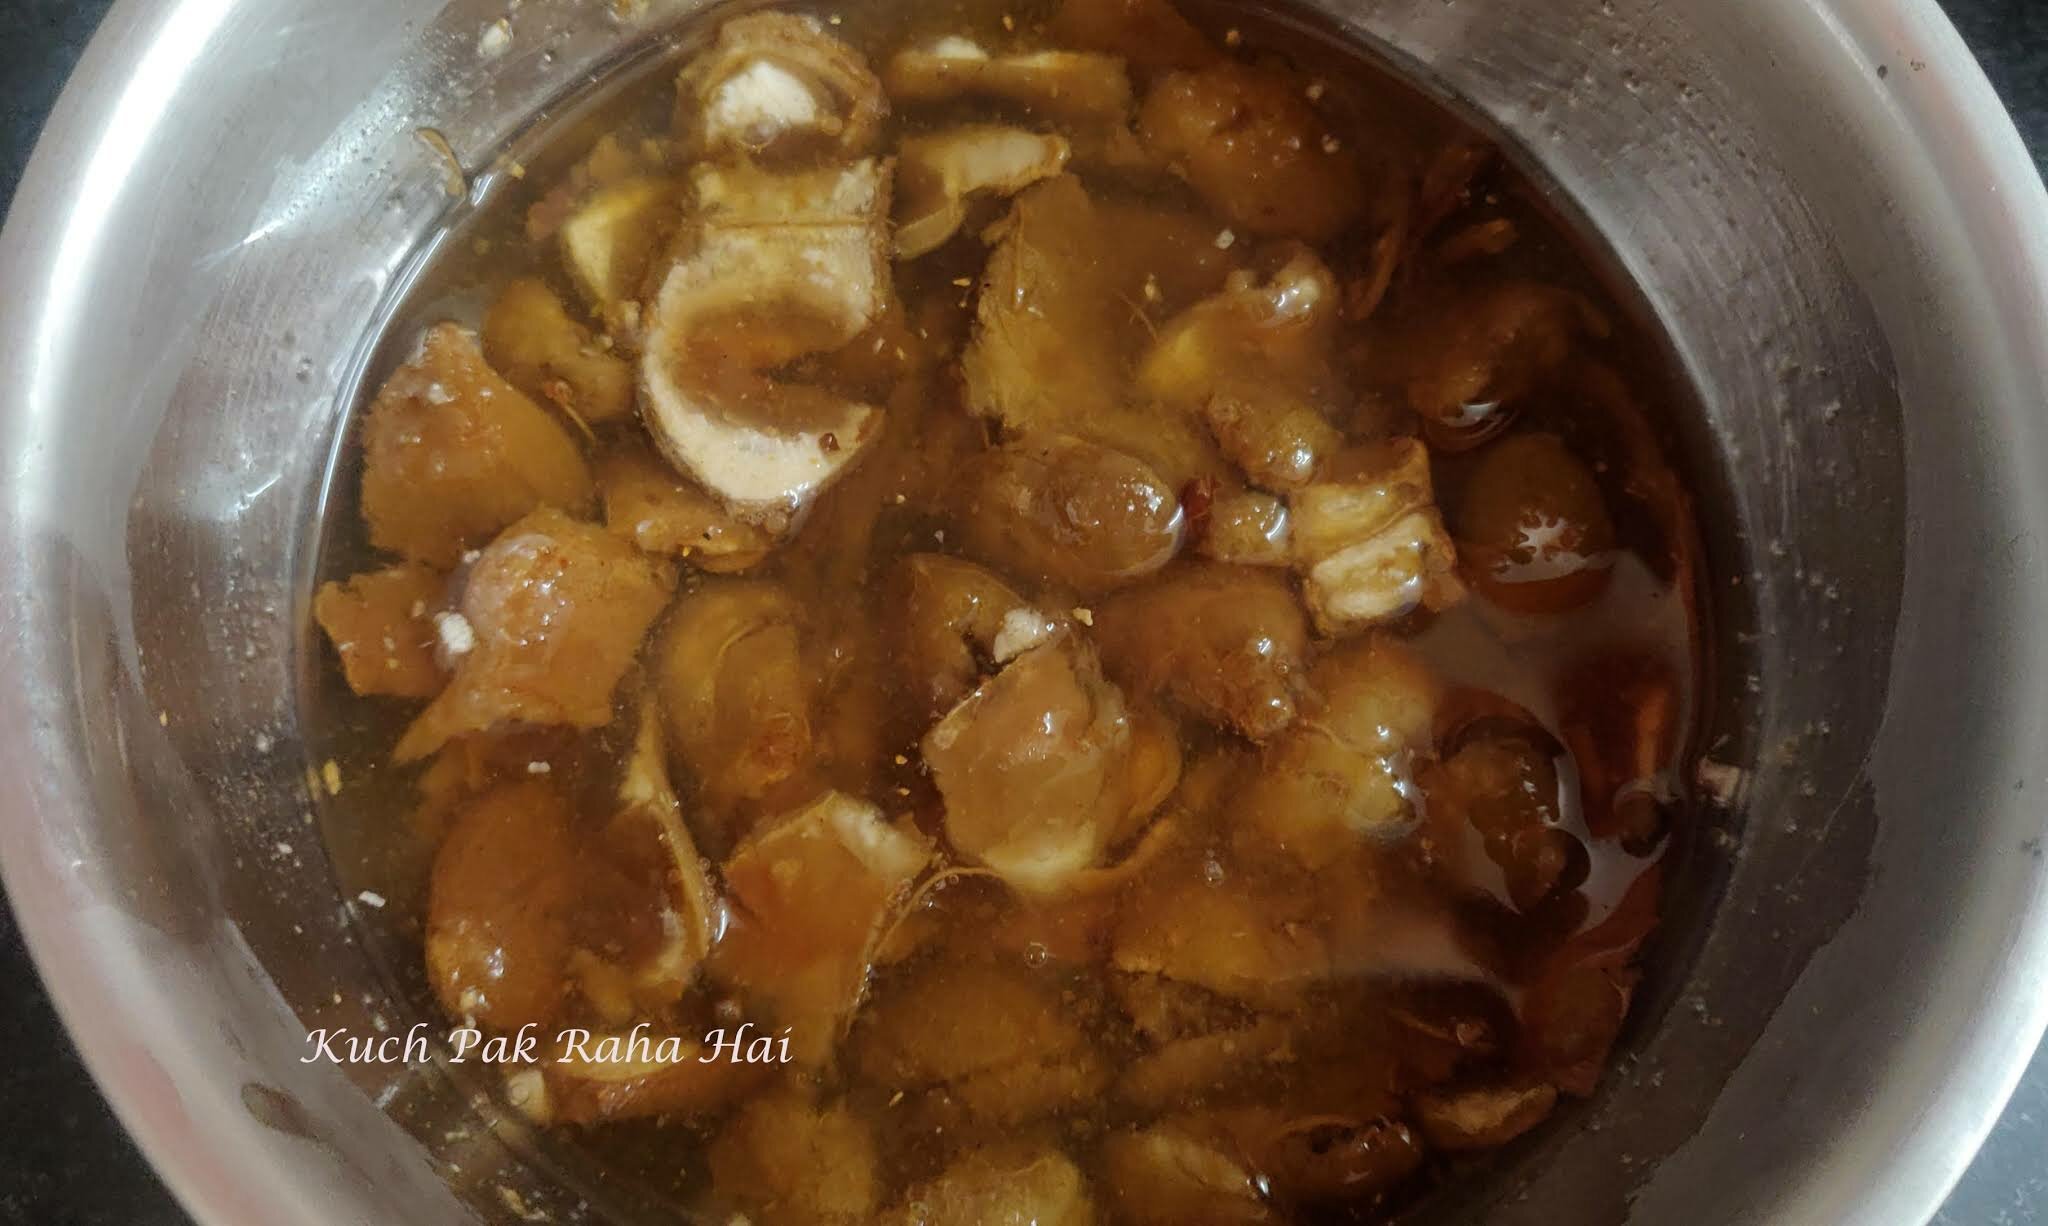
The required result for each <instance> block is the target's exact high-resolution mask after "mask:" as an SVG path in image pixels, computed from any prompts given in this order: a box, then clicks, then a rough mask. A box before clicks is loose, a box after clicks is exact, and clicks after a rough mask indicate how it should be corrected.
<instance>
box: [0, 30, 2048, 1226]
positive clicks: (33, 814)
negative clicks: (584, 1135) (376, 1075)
mask: <svg viewBox="0 0 2048 1226" xmlns="http://www.w3.org/2000/svg"><path fill="white" fill-rule="evenodd" d="M1810 3H1811V4H1812V6H1813V8H1814V9H1815V10H1816V11H1817V13H1818V14H1819V15H1820V17H1821V18H1822V20H1824V21H1825V22H1826V24H1827V26H1828V28H1829V31H1830V33H1831V34H1832V35H1833V36H1834V39H1835V43H1834V45H1833V47H1832V48H1830V50H1831V51H1832V52H1833V53H1834V54H1836V55H1840V56H1844V57H1852V58H1854V59H1856V60H1857V61H1858V62H1860V63H1863V64H1879V63H1899V62H1902V61H1905V60H1906V59H1907V58H1908V54H1907V53H1908V51H1910V58H1911V60H1913V61H1917V62H1920V63H1924V64H1925V65H1926V66H1927V68H1928V71H1925V72H1914V73H1913V74H1912V86H1913V87H1912V88H1911V89H1903V88H1902V89H1895V90H1893V91H1891V93H1890V94H1889V96H1888V113H1889V118H1890V119H1891V121H1892V123H1893V125H1894V130H1893V131H1891V132H1889V133H1887V136H1888V137H1889V138H1890V141H1889V144H1888V148H1889V151H1890V152H1891V154H1892V155H1893V156H1894V157H1895V159H1898V160H1896V161H1894V162H1893V163H1892V164H1891V165H1889V166H1887V167H1886V169H1887V171H1888V172H1890V173H1893V174H1911V175H1912V176H1913V177H1915V178H1916V179H1918V180H1920V181H1922V182H1929V183H1934V184H1939V185H1940V187H1939V190H1940V192H1941V193H1942V196H1943V198H1944V203H1945V204H1946V205H1947V206H1948V207H1949V208H1950V209H1951V210H1952V212H1953V215H1954V216H1955V217H1957V218H1959V219H1960V220H1961V221H1962V222H1963V223H1964V225H1965V227H1966V232H1967V233H1968V234H1969V235H1970V239H1969V242H1968V248H1969V251H1970V252H1971V254H1972V255H1973V257H1974V259H1973V261H1972V262H1973V264H1974V267H1973V268H1971V269H1969V272H1970V273H1971V274H1973V275H1974V277H1975V278H1976V279H1977V280H1978V281H1979V282H1980V283H1981V284H1982V285H1983V286H1985V287H1986V288H1987V289H1988V290H1989V291H1990V293H1991V294H1992V295H1993V297H1994V299H1995V305H1996V306H1997V308H1998V311H1997V315H1998V318H2000V319H2001V320H2002V321H2004V328H2005V331H2006V335H2005V336H2004V337H2002V338H1999V339H2001V340H2002V341H2003V342H2004V349H2005V352H2006V353H2008V354H2009V355H2010V357H2011V359H2012V361H2013V363H2014V365H2013V369H2015V370H2017V371H2020V372H2025V371H2028V370H2029V369H2031V370H2033V371H2038V372H2048V191H2044V188H2043V184H2042V180H2041V177H2040V175H2039V173H2038V171H2037V169H2036V167H2035V165H2034V163H2033V162H2032V160H2031V158H2030V157H2029V155H2028V154H2027V152H2026V149H2025V146H2024V144H2023V143H2022V141H2021V139H2020V136H2019V133H2018V131H2017V129H2016V128H2015V126H2014V124H2013V121H2012V118H2011V116H2010V115H2009V114H2008V112H2007V111H2006V109H2005V107H2004V106H2003V104H2002V103H2001V102H2000V101H1999V99H1998V97H1997V95H1996V93H1995V92H1994V90H1993V89H1992V86H1991V83H1990V81H1989V80H1988V79H1987V78H1986V77H1985V75H1984V73H1983V70H1982V68H1981V67H1980V66H1979V65H1978V63H1977V61H1976V59H1975V58H1974V56H1972V55H1971V53H1970V52H1969V50H1968V49H1967V47H1966V46H1965V45H1964V43H1963V41H1962V39H1961V37H1960V35H1959V34H1958V33H1957V31H1956V30H1955V28H1954V26H1953V25H1952V24H1951V23H1950V22H1949V20H1948V18H1947V17H1946V15H1945V14H1943V13H1942V12H1941V10H1940V9H1939V7H1938V6H1937V5H1936V4H1935V3H1934V0H1864V2H1862V3H1841V2H1839V0H1810ZM234 7H235V0H178V2H177V3H174V4H170V5H158V4H152V3H149V2H148V0H118V2H117V3H116V4H115V5H114V7H113V9H112V10H111V11H110V12H109V14H108V16H107V17H106V19H105V21H104V22H103V24H102V25H101V27H100V29H99V31H98V33H97V34H96V35H95V36H94V38H93V39H92V41H91V43H90V45H89V46H88V48H87V50H86V52H85V55H84V56H83V57H82V59H81V60H80V62H79V65H78V67H77V69H76V70H75V71H74V73H73V75H72V77H71V79H70V81H69V82H68V83H67V84H66V86H65V88H64V91H63V93H62V95H61V97H60V99H59V101H58V104H57V106H56V107H55V109H54V110H53V111H52V114H51V116H50V119H49V121H48V123H47V125H46V126H45V128H44V130H43V133H42V135H41V137H40V138H39V140H38V142H37V145H36V148H35V151H34V154H33V155H32V157H31V159H30V161H29V164H28V167H27V170H26V172H25V173H24V175H23V177H22V180H21V182H20V184H19V186H18V188H17V191H16V194H15V197H14V201H13V204H12V207H11V209H10V211H9V213H8V216H7V219H6V225H5V228H4V229H0V285H5V286H8V287H9V288H10V290H11V291H12V292H11V293H10V294H8V295H7V296H6V297H5V298H4V299H0V370H5V371H8V372H10V377H9V378H8V379H7V380H6V381H5V382H4V383H0V433H6V432H8V430H9V423H18V422H21V421H24V420H33V419H36V418H39V417H43V416H46V415H50V414H54V413H57V412H60V411H61V406H59V405H57V404H56V403H54V400H55V397H54V395H53V394H52V393H51V392H50V391H49V388H48V386H47V384H48V383H49V382H50V377H49V376H48V375H47V373H46V372H47V371H48V369H49V368H50V367H51V366H53V365H54V364H55V363H56V362H57V361H58V360H59V359H58V358H57V357H56V356H55V355H54V354H53V352H52V351H51V350H49V349H47V348H46V347H45V346H43V345H42V344H40V343H39V338H40V335H41V333H42V330H43V329H44V328H45V327H47V326H48V321H49V320H51V319H53V318H70V317H74V316H77V315H80V314H82V313H83V312H84V311H86V310H87V309H88V308H89V307H90V302H89V301H88V300H87V296H88V295H89V293H90V291H91V288H92V287H91V284H90V269H89V267H88V261H86V260H84V259H83V258H82V256H83V255H84V253H87V252H90V251H91V250H92V249H93V248H94V247H95V246H96V245H97V243H98V241H99V235H100V234H101V232H102V231H103V230H104V228H105V226H106V224H107V222H108V217H107V214H106V211H105V210H103V209H96V208H95V207H94V206H93V205H92V203H91V202H92V201H94V200H95V199H98V198H104V197H107V196H110V195H111V187H110V185H112V184H115V183H118V182H119V181H120V180H121V179H122V178H123V176H124V174H125V172H126V169H127V168H128V167H129V166H130V165H132V163H133V160H134V158H135V156H136V154H137V152H138V150H139V149H140V148H141V147H142V144H143V142H144V141H145V140H146V139H147V138H148V136H149V133H150V131H151V129H152V127H153V125H154V124H155V123H156V122H157V121H158V117H159V116H160V115H161V114H162V113H163V111H164V109H165V108H164V106H163V105H162V104H163V103H164V102H165V101H166V100H168V99H169V98H171V97H173V96H174V95H175V93H176V91H177V90H178V89H179V88H180V86H181V85H182V83H183V82H184V79H185V75H186V72H187V69H188V67H189V65H190V63H191V61H192V60H193V59H194V58H195V57H196V55H197V53H198V51H199V50H200V48H202V47H203V46H204V45H205V44H206V43H207V41H208V40H209V39H210V38H211V37H212V36H213V34H214V33H215V31H216V30H217V29H218V28H219V26H220V24H221V23H222V21H223V20H225V19H226V18H227V17H228V15H229V14H230V12H231V11H232V9H233V8H234ZM1895 75H1896V74H1895ZM1908 159H1910V160H1908ZM81 202H83V203H81ZM2033 379H2034V382H2035V383H2037V384H2038V383H2039V382H2041V378H2040V376H2034V377H2033ZM6 459H7V462H8V463H9V464H10V465H13V464H16V463H20V462H21V457H19V456H15V455H8V456H7V457H6ZM9 475H10V476H11V475H12V474H9ZM6 484H9V485H11V484H12V482H11V481H7V482H6ZM22 527H23V525H22V523H21V517H20V515H19V513H18V510H17V508H16V507H15V506H14V505H13V504H12V503H11V501H9V502H5V503H0V529H4V531H0V548H4V550H5V552H4V554H0V557H4V558H5V559H6V561H5V562H0V565H4V566H9V567H17V566H19V564H20V563H21V561H22V559H23V557H24V550H25V542H24V541H23V540H22V539H20V538H21V535H22V533H21V529H22ZM31 598H32V594H31ZM29 650H30V647H29V644H28V643H27V641H26V640H25V638H24V637H23V636H22V635H21V634H20V632H19V630H18V629H17V628H16V627H15V626H14V625H12V624H9V625H7V626H5V627H0V677H7V678H9V679H10V682H9V684H7V685H6V686H4V687H0V770H4V772H5V774H6V777H9V778H11V779H15V780H20V781H22V784H21V786H19V787H17V788H15V789H14V790H13V794H12V795H11V796H9V797H8V798H6V799H5V800H0V880H4V883H5V886H6V889H7V893H8V895H9V897H10V899H11V900H12V902H13V906H14V908H15V913H16V916H17V920H18V923H19V925H20V928H21V931H22V933H23V936H24V939H25V942H26V944H27V947H28V949H29V952H30V955H31V957H32V958H33V960H34V962H35V964H36V966H37V969H38V971H39V973H40V974H41V976H42V979H43V982H44V983H45V985H46V986H47V988H48V990H49V994H50V997H51V999H52V1001H53V1002H54V1004H55V1006H56V1010H57V1012H58V1014H59V1016H60V1017H61V1019H62V1020H63V1022H64V1025H65V1027H66V1029H67V1031H68V1032H69V1034H70V1035H71V1037H72V1039H73V1040H74V1042H75V1043H76V1045H77V1047H78V1049H79V1052H80V1054H81V1056H82V1058H83V1061H84V1063H85V1065H86V1067H87V1069H88V1070H89V1071H90V1072H91V1074H92V1076H93V1078H94V1081H95V1082H96V1083H97V1086H98V1088H99V1090H100V1092H101V1093H102V1095H103V1096H104V1097H105V1098H106V1100H107V1101H108V1103H109V1104H110V1105H111V1107H112V1108H113V1110H114V1112H115V1114H116V1115H117V1116H118V1118H119V1119H120V1120H121V1122H122V1124H123V1126H124V1127H125V1128H126V1129H127V1131H128V1133H129V1135H130V1136H131V1137H133V1138H134V1140H135V1143H136V1145H137V1146H138V1148H139V1149H140V1150H141V1151H142V1153H143V1154H144V1155H145V1156H146V1158H147V1159H148V1160H149V1162H150V1163H151V1165H152V1166H153V1168H154V1169H155V1170H156V1171H157V1173H158V1174H159V1176H160V1177H161V1178H162V1179H163V1180H164V1182H165V1183H166V1184H167V1185H168V1186H169V1187H170V1189H171V1190H172V1192H173V1194H174V1195H175V1196H176V1197H177V1199H178V1200H179V1201H180V1203H181V1204H182V1205H183V1206H184V1207H185V1209H186V1210H187V1211H188V1212H190V1213H191V1214H192V1215H193V1217H194V1218H195V1219H197V1220H198V1221H201V1222H204V1223H207V1224H208V1226H277V1224H278V1223H285V1222H299V1221H309V1222H310V1221H316V1220H320V1218H321V1217H322V1216H323V1214H324V1211H325V1210H327V1209H329V1208H332V1206H324V1205H309V1204H307V1197H306V1196H305V1195H304V1191H303V1189H302V1188H295V1187H294V1186H293V1185H292V1183H291V1181H290V1180H289V1178H288V1177H287V1176H286V1174H285V1173H283V1172H280V1171H276V1170H267V1169H263V1164H261V1163H253V1162H251V1161H250V1157H251V1155H250V1154H249V1153H248V1152H247V1151H246V1150H245V1149H242V1148H241V1147H239V1146H238V1145H236V1141H238V1140H239V1139H241V1138H242V1136H243V1134H242V1133H241V1132H239V1131H237V1130H230V1129H223V1130H220V1131H218V1132H215V1131H210V1130H206V1129H195V1128H192V1127H191V1126H190V1123H189V1118H190V1117H189V1116H188V1113H187V1111H186V1110H184V1109H179V1110H165V1109H164V1101H163V1098H164V1095H165V1093H166V1086H165V1084H164V1083H165V1081H166V1073H165V1071H164V1067H163V1066H166V1065H183V1064H189V1065H192V1066H194V1067H197V1066H199V1065H201V1064H203V1062H202V1061H198V1060H196V1059H193V1058H191V1053H192V1052H193V1051H195V1050H196V1049H197V1048H198V1047H199V1046H201V1045H202V1044H207V1043H213V1042H217V1041H218V1040H217V1036H213V1035H198V1034H195V1033H193V1031H192V1029H190V1028H189V1026H188V1028H185V1029H180V1028H179V1027H177V1026H164V1025H159V1024H156V1023H157V1022H158V1020H159V1019H156V1018H153V1017H151V1016H148V1015H147V1014H145V1013H144V1012H142V1011H139V1010H137V1009H136V1008H135V1005H136V1004H137V1003H138V1002H137V997H136V994H135V992H134V991H133V989H132V988H129V987H124V986H123V984H124V982H126V977H127V976H129V975H135V974H141V975H144V976H146V974H147V971H148V967H149V962H148V959H147V955H146V951H142V950H138V949H135V948H133V947H130V946H127V945H125V944H123V943H122V942H121V941H119V940H117V939H112V938H116V937H118V936H119V935H120V934H121V933H122V932H124V931H125V930H124V929H123V928H122V927H120V926H119V925H118V924H116V923H114V922H112V921H111V920H110V919H109V918H108V917H107V915H106V914H105V912H106V911H107V909H108V908H107V905H106V904H105V903H103V902H100V901H98V900H97V899H96V898H95V897H94V896H93V895H92V894H91V892H90V890H89V889H87V888H86V887H85V886H83V885H81V884H80V882H79V880H78V876H79V874H78V871H77V870H78V868H79V867H80V865H79V863H78V862H76V861H74V860H73V859H72V858H71V856H70V853H69V847H68V843H67V839H66V833H65V832H67V831H68V830H70V829H73V828H75V827H78V826H80V825H83V824H84V823H83V822H82V821H81V816H82V814H83V813H84V812H85V811H86V810H87V809H88V808H89V806H90V805H91V804H92V794H91V791H90V789H89V787H88V786H87V785H86V781H84V780H82V779H56V778H49V777H48V776H49V775H50V774H51V773H52V772H51V770H50V767H51V764H50V763H48V762H46V761H43V760H40V759H38V758H36V757H34V756H33V754H32V753H30V752H29V750H28V749H27V746H28V745H29V743H30V737H29V732H30V730H31V729H33V728H34V727H36V726H37V725H38V724H39V723H40V722H42V721H46V720H48V719H49V718H50V717H51V713H50V708H49V707H48V705H47V700H45V701H43V702H39V701H38V699H37V698H36V697H35V696H33V695H30V694H29V693H28V692H27V691H26V689H25V688H24V687H23V686H21V685H20V684H19V683H18V679H19V678H22V677H24V676H27V675H29V674H31V673H32V672H35V671H38V670H42V669H46V668H47V667H48V663H47V662H46V661H42V660H36V659H31V658H30V656H29ZM71 697H72V696H71V695H70V694H68V693H67V694H65V695H62V696H60V698H59V700H58V701H61V702H64V703H67V704H68V703H69V702H70V700H71ZM2010 948H2011V960H2010V962H2009V967H2010V968H2011V969H2010V970H2009V971H2008V973H2007V974H2006V976H2005V978H2004V979H2003V981H2002V982H2001V985H2000V992H2001V995H2002V999H2000V1000H1998V1001H1995V1002H1986V1008H1985V1010H1984V1013H1985V1015H1986V1016H1995V1017H1997V1018H1999V1019H2000V1021H1999V1024H1996V1025H1985V1026H1982V1027H1980V1028H1978V1029H1976V1030H1974V1031H1972V1032H1971V1033H1969V1034H1968V1035H1965V1036H1961V1037H1959V1039H1958V1040H1957V1047H1956V1052H1957V1056H1958V1058H1957V1060H1956V1061H1955V1068H1956V1070H1957V1073H1958V1075H1957V1076H1956V1077H1954V1078H1952V1079H1951V1080H1950V1081H1949V1082H1948V1083H1947V1084H1946V1085H1945V1086H1944V1088H1943V1091H1942V1094H1941V1097H1940V1098H1939V1099H1937V1100H1936V1101H1933V1102H1930V1103H1927V1104H1925V1105H1924V1109H1923V1111H1922V1112H1921V1114H1920V1115H1919V1117H1918V1119H1917V1121H1916V1122H1915V1124H1914V1126H1913V1129H1912V1131H1911V1133H1910V1135H1909V1137H1908V1139H1907V1140H1906V1142H1905V1143H1904V1144H1903V1145H1902V1146H1901V1147H1899V1148H1898V1149H1897V1150H1896V1151H1895V1152H1893V1153H1891V1154H1889V1155H1888V1156H1887V1157H1888V1159H1889V1160H1888V1161H1887V1162H1886V1163H1885V1164H1884V1166H1883V1168H1882V1169H1880V1170H1876V1171H1871V1172H1867V1177H1868V1180H1869V1184H1868V1188H1867V1195H1866V1197H1865V1198H1863V1200H1862V1204H1863V1205H1865V1206H1880V1205H1881V1206H1887V1207H1888V1210H1889V1212H1892V1213H1901V1214H1903V1216H1901V1217H1897V1218H1894V1219H1892V1220H1911V1221H1924V1220H1926V1219H1928V1218H1930V1217H1931V1216H1932V1215H1933V1214H1934V1213H1935V1211H1936V1210H1937V1209H1938V1208H1939V1206H1940V1204H1941V1203H1942V1201H1943V1199H1945V1197H1946V1196H1947V1194H1948V1192H1949V1190H1950V1189H1951V1188H1952V1187H1953V1185H1954V1183H1955V1182H1956V1180H1958V1179H1959V1178H1960V1177H1961V1175H1962V1173H1963V1172H1964V1171H1965V1170H1966V1169H1967V1167H1968V1165H1969V1163H1970V1161H1971V1160H1972V1159H1973V1157H1974V1156H1975V1154H1976V1152H1977V1149H1978V1147H1979V1146H1980V1145H1981V1143H1982V1142H1983V1140H1984V1138H1985V1137H1986V1136H1987V1135H1988V1134H1989V1132H1990V1131H1991V1129H1992V1128H1993V1126H1994V1125H1995V1124H1996V1123H1997V1121H1998V1119H1999V1116H2000V1115H2001V1113H2002V1112H2003V1110H2004V1107H2005V1104H2006V1101H2007V1099H2008V1098H2009V1097H2010V1095H2011V1093H2012V1091H2013V1089H2014V1088H2015V1087H2016V1086H2017V1084H2018V1082H2019V1080H2020V1078H2021V1076H2022V1074H2023V1073H2024V1070H2025V1068H2026V1066H2027V1064H2028V1061H2029V1059H2030V1058H2031V1057H2032V1055H2033V1054H2034V1052H2035V1050H2036V1048H2037V1047H2038V1045H2039V1043H2040V1040H2041V1037H2042V1034H2043V1031H2044V1029H2048V989H2044V986H2043V971H2042V969H2041V968H2042V967H2044V966H2048V888H2043V889H2037V890H2036V892H2035V894H2034V895H2033V897H2032V898H2031V899H2030V900H2029V905H2028V906H2027V908H2026V909H2025V910H2024V912H2023V913H2022V914H2020V915H2018V916H2016V917H2015V920H2014V924H2013V927H2012V932H2011V947H2010ZM177 1088H178V1087H176V1086H175V1085H172V1086H171V1087H169V1089H170V1092H171V1093H172V1094H173V1095H175V1093H176V1091H177ZM227 1097H228V1098H229V1099H232V1097H233V1094H232V1091H231V1090H228V1091H227ZM193 1114H198V1112H197V1111H196V1110H195V1111H194V1112H193Z"/></svg>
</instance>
